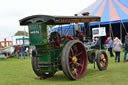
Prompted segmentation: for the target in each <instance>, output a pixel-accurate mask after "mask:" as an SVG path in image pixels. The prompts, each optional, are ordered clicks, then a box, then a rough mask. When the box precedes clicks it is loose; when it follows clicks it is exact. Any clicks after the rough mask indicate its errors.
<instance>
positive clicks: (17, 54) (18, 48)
mask: <svg viewBox="0 0 128 85" xmlns="http://www.w3.org/2000/svg"><path fill="white" fill-rule="evenodd" d="M15 49H16V56H17V59H19V52H20V46H19V45H16V46H15Z"/></svg>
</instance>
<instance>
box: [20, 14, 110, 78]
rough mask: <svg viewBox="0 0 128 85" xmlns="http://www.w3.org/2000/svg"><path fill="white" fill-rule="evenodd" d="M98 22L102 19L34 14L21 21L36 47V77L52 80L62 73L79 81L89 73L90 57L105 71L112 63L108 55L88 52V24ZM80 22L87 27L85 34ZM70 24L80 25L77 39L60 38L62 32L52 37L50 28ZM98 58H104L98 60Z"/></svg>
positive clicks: (34, 66)
mask: <svg viewBox="0 0 128 85" xmlns="http://www.w3.org/2000/svg"><path fill="white" fill-rule="evenodd" d="M96 21H100V17H96V16H48V15H33V16H29V17H26V18H23V19H21V20H20V25H27V26H28V29H29V38H30V44H31V45H33V46H35V49H34V50H33V51H32V68H33V71H34V72H35V74H36V75H37V76H38V77H39V78H48V77H52V76H53V75H54V74H55V73H56V72H57V71H58V70H62V71H63V72H64V74H65V75H66V76H67V77H68V78H69V79H71V80H76V79H79V78H81V77H82V76H83V75H84V74H85V72H86V69H87V64H88V58H89V59H90V60H91V61H89V62H91V63H94V62H95V61H97V62H98V63H97V65H98V68H99V69H100V70H105V69H106V68H107V63H108V59H107V55H106V53H105V52H104V51H99V52H98V53H96V51H95V50H94V49H91V48H90V49H88V48H86V47H85V45H84V44H85V43H87V42H88V39H90V35H89V33H88V30H86V28H87V27H88V26H87V24H88V23H89V22H96ZM79 22H83V23H84V24H85V28H84V29H83V32H82V33H81V32H79V31H78V26H77V25H78V23H79ZM70 23H74V24H75V25H76V26H75V29H74V35H73V36H70V35H65V36H60V34H59V33H58V32H52V33H50V34H48V29H49V28H51V27H52V26H55V25H63V24H70ZM86 26H87V27H86ZM87 29H88V28H87ZM80 35H81V36H80ZM97 55H98V56H100V57H96V56H97ZM101 56H103V57H101Z"/></svg>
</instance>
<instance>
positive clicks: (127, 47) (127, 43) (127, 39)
mask: <svg viewBox="0 0 128 85" xmlns="http://www.w3.org/2000/svg"><path fill="white" fill-rule="evenodd" d="M124 44H125V46H124V48H125V50H124V51H125V52H124V62H126V56H127V53H128V35H126V36H125V43H124Z"/></svg>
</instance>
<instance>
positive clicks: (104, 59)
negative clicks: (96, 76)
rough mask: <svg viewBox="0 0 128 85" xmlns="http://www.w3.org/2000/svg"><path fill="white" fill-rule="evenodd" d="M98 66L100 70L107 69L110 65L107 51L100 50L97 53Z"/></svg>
mask: <svg viewBox="0 0 128 85" xmlns="http://www.w3.org/2000/svg"><path fill="white" fill-rule="evenodd" d="M96 63H97V67H98V69H99V70H100V71H103V70H106V69H107V66H108V56H107V54H106V52H105V51H99V52H98V53H97V60H96Z"/></svg>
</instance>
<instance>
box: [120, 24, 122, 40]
mask: <svg viewBox="0 0 128 85" xmlns="http://www.w3.org/2000/svg"><path fill="white" fill-rule="evenodd" d="M120 40H121V41H122V25H121V23H120Z"/></svg>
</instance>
